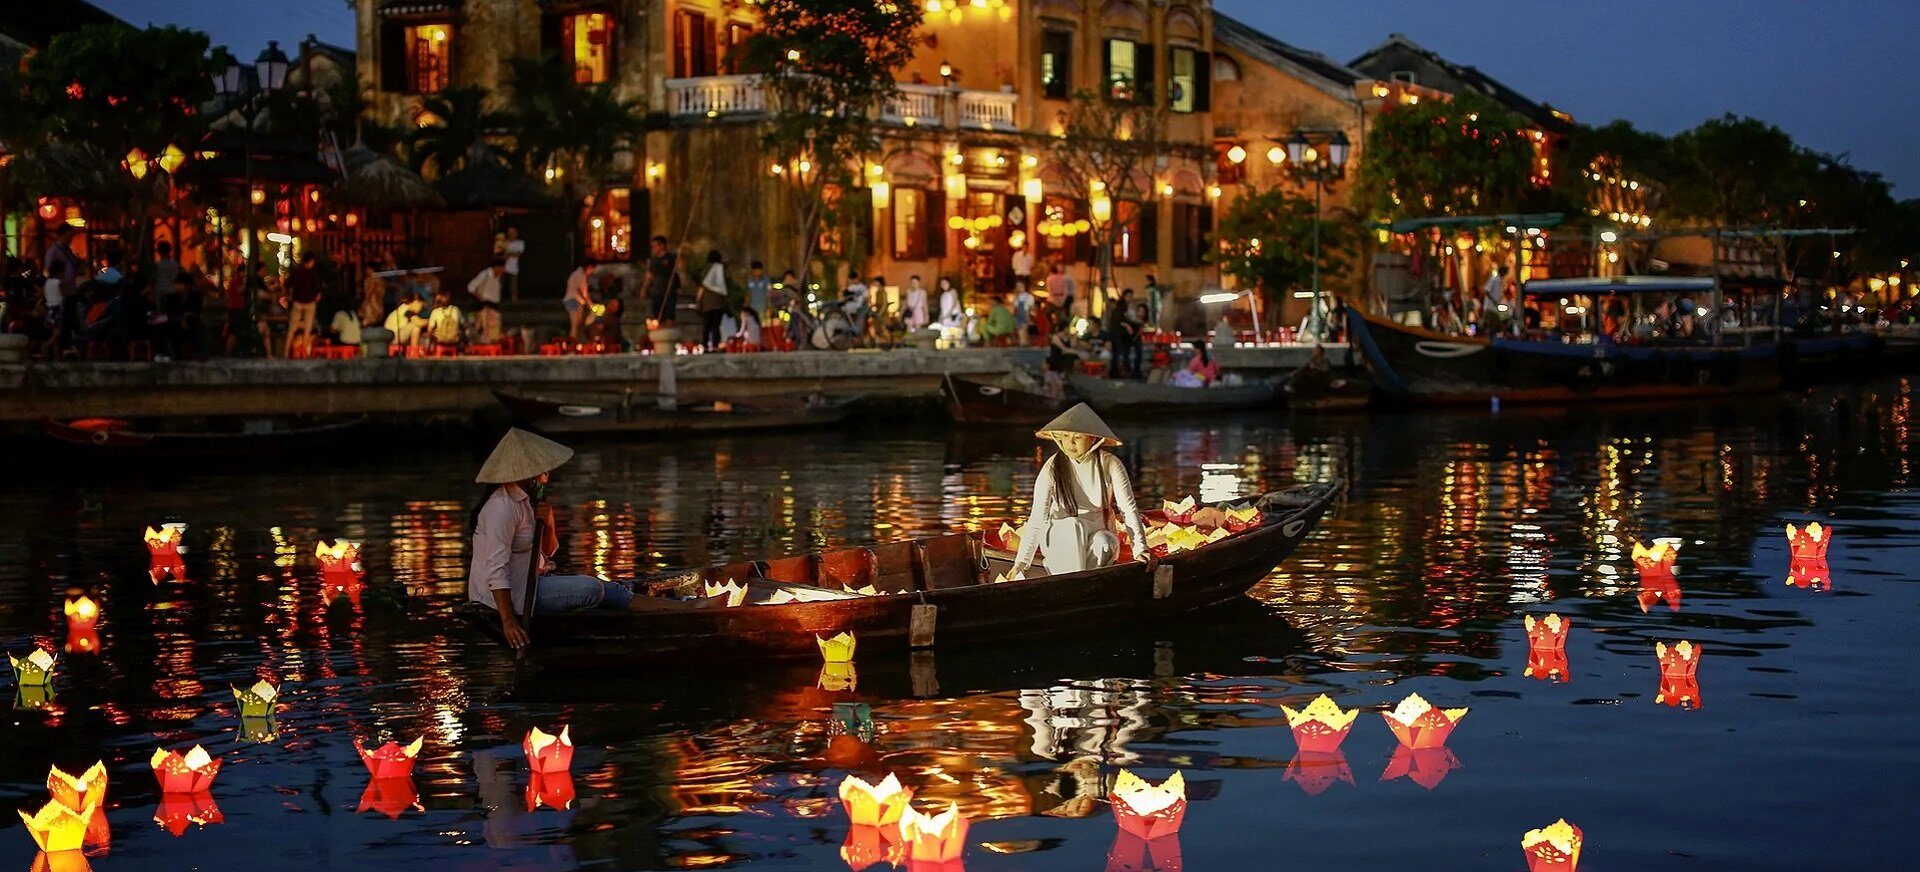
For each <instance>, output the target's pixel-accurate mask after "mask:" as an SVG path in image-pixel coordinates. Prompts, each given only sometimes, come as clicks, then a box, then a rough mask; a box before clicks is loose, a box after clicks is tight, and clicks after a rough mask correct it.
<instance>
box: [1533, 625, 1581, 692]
mask: <svg viewBox="0 0 1920 872" xmlns="http://www.w3.org/2000/svg"><path fill="white" fill-rule="evenodd" d="M1571 626H1572V624H1571V623H1569V622H1568V621H1567V619H1566V618H1563V617H1560V616H1559V615H1548V616H1546V617H1545V618H1541V619H1540V620H1534V617H1533V616H1532V615H1528V616H1527V617H1526V627H1527V667H1526V669H1525V670H1524V672H1523V674H1524V675H1526V676H1527V677H1529V678H1538V679H1540V680H1542V681H1567V680H1569V679H1571V678H1573V676H1572V675H1569V674H1568V673H1567V629H1568V628H1569V627H1571Z"/></svg>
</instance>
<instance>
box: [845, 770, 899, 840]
mask: <svg viewBox="0 0 1920 872" xmlns="http://www.w3.org/2000/svg"><path fill="white" fill-rule="evenodd" d="M911 799H913V791H911V790H908V789H907V788H906V787H904V786H902V785H901V784H900V779H899V778H897V777H895V776H894V774H893V773H891V772H889V773H887V777H886V778H885V779H882V780H881V782H880V783H879V784H868V783H867V782H866V781H864V780H862V779H861V778H860V776H858V775H849V776H847V777H846V778H844V779H842V780H841V781H840V802H841V804H842V805H844V806H846V809H847V818H848V819H849V820H851V821H853V825H854V826H857V827H889V826H893V825H894V824H896V823H899V822H900V819H901V816H902V815H903V814H904V813H905V812H906V811H907V802H908V800H911Z"/></svg>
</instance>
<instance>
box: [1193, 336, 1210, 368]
mask: <svg viewBox="0 0 1920 872" xmlns="http://www.w3.org/2000/svg"><path fill="white" fill-rule="evenodd" d="M1193 348H1194V350H1195V351H1198V352H1200V362H1201V363H1204V364H1207V365H1209V366H1211V365H1212V364H1213V353H1212V352H1210V351H1208V350H1207V343H1205V342H1201V341H1200V340H1197V339H1196V340H1194V343H1193Z"/></svg>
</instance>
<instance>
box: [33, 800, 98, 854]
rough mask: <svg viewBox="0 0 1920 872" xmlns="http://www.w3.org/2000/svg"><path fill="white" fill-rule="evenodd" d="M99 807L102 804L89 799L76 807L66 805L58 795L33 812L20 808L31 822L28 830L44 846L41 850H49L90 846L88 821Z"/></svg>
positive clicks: (48, 851)
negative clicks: (87, 841) (91, 801)
mask: <svg viewBox="0 0 1920 872" xmlns="http://www.w3.org/2000/svg"><path fill="white" fill-rule="evenodd" d="M97 809H98V805H96V804H94V803H88V804H87V805H86V807H84V808H81V809H79V810H77V811H76V810H74V809H71V808H68V807H66V806H65V805H62V804H61V803H60V801H59V800H57V799H49V800H47V804H46V805H43V806H41V807H40V810H39V811H37V812H34V813H33V814H31V815H29V814H27V813H26V812H24V811H23V812H20V820H21V821H22V822H24V823H25V824H26V825H27V832H28V833H30V834H31V835H32V836H33V842H34V844H36V845H39V846H40V850H42V851H45V852H47V853H49V854H52V853H56V852H59V851H78V850H80V849H81V848H83V847H86V840H87V822H88V820H90V819H91V818H92V817H93V813H94V811H95V810H97Z"/></svg>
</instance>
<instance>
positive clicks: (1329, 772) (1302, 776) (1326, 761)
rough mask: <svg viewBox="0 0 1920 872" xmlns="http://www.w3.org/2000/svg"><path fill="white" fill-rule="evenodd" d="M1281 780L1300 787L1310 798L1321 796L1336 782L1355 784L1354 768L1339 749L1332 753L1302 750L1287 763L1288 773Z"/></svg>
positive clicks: (1294, 754)
mask: <svg viewBox="0 0 1920 872" xmlns="http://www.w3.org/2000/svg"><path fill="white" fill-rule="evenodd" d="M1280 777H1281V778H1283V779H1285V780H1287V781H1291V782H1293V783H1295V784H1298V785H1300V789H1301V790H1303V791H1306V794H1307V795H1308V796H1319V795H1320V794H1322V793H1325V792H1326V790H1327V788H1329V787H1332V786H1333V785H1334V783H1335V782H1340V781H1344V782H1346V783H1348V784H1352V783H1354V782H1353V768H1352V767H1350V766H1348V765H1347V755H1346V754H1345V753H1342V752H1341V751H1340V750H1339V749H1334V750H1332V751H1309V750H1307V749H1305V748H1301V749H1300V750H1298V751H1295V752H1294V753H1293V759H1292V760H1289V761H1287V771H1286V772H1285V773H1283V774H1282V775H1281V776H1280Z"/></svg>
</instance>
